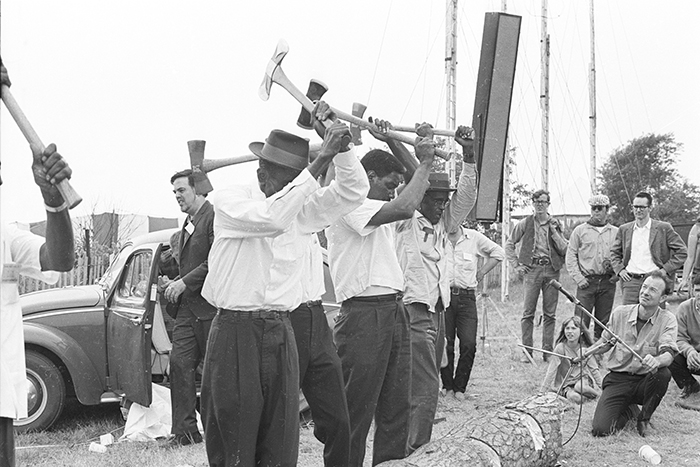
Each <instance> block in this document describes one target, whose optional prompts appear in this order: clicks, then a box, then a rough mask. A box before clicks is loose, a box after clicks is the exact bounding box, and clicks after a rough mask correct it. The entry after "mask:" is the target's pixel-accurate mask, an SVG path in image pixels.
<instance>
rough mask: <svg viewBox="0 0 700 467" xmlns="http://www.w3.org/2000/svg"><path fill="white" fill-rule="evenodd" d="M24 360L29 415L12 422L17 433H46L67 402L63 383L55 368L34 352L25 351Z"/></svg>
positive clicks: (44, 357)
mask: <svg viewBox="0 0 700 467" xmlns="http://www.w3.org/2000/svg"><path fill="white" fill-rule="evenodd" d="M25 360H26V362H27V391H28V392H29V394H28V413H29V416H28V417H27V418H22V419H19V420H15V422H14V426H15V430H16V431H17V432H18V433H24V432H27V431H41V430H46V429H47V428H49V427H50V426H51V425H53V424H54V423H55V422H56V420H57V419H58V417H59V416H60V415H61V412H62V411H63V406H64V404H65V401H66V383H65V381H64V380H63V376H62V375H61V371H60V370H59V369H58V367H57V366H56V365H55V364H54V363H53V362H52V361H51V360H50V359H49V358H47V357H46V356H44V355H42V354H40V353H38V352H35V351H33V350H28V351H27V353H26V357H25Z"/></svg>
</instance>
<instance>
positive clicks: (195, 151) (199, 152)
mask: <svg viewBox="0 0 700 467" xmlns="http://www.w3.org/2000/svg"><path fill="white" fill-rule="evenodd" d="M205 144H206V141H202V140H193V141H188V142H187V148H188V149H189V151H190V165H191V167H192V178H193V179H194V191H195V193H197V194H198V195H206V194H207V193H209V192H211V191H212V190H214V187H212V186H211V183H210V182H209V177H207V174H206V173H205V172H204V168H203V165H204V145H205Z"/></svg>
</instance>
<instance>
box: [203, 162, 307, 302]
mask: <svg viewBox="0 0 700 467" xmlns="http://www.w3.org/2000/svg"><path fill="white" fill-rule="evenodd" d="M318 188H319V186H318V183H317V182H316V180H314V179H313V177H312V176H311V173H309V171H308V170H303V171H302V172H301V173H300V174H299V175H298V176H297V177H296V178H295V179H294V180H292V181H291V182H290V183H289V184H287V185H286V186H285V187H284V188H283V189H282V190H280V191H278V192H277V193H275V194H273V195H272V196H270V197H268V198H266V197H265V194H264V193H263V192H262V191H261V190H260V188H259V187H258V186H257V184H256V185H239V186H234V187H231V188H226V189H222V190H217V191H215V192H214V193H212V196H211V198H212V199H211V201H212V204H213V205H214V243H213V245H212V247H211V250H210V251H209V259H208V262H209V273H208V274H207V278H206V280H205V281H204V286H203V287H202V296H203V297H204V298H205V299H206V300H207V301H208V302H209V303H211V304H212V305H213V306H215V307H217V308H226V309H231V310H244V311H253V310H260V309H267V310H279V311H289V310H293V309H294V308H296V306H297V305H298V304H299V303H300V301H301V290H300V288H297V291H296V293H294V294H292V295H289V296H286V297H283V299H282V300H281V301H278V300H277V293H276V291H271V290H269V289H268V287H269V285H270V282H271V275H272V272H271V268H272V261H273V259H274V253H273V251H274V248H273V240H274V238H275V237H277V236H279V235H281V234H282V233H284V232H285V230H287V229H288V228H289V227H290V226H291V224H292V222H293V221H294V220H295V219H296V218H297V216H299V215H300V213H301V211H302V208H304V206H305V203H306V201H307V198H308V196H309V195H310V194H311V193H312V192H314V191H315V190H317V189H318ZM273 292H274V293H273ZM273 296H274V297H273Z"/></svg>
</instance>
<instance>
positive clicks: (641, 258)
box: [626, 219, 659, 274]
mask: <svg viewBox="0 0 700 467" xmlns="http://www.w3.org/2000/svg"><path fill="white" fill-rule="evenodd" d="M650 232H651V219H649V220H648V221H647V223H646V225H645V226H644V227H639V226H638V225H637V223H636V222H635V223H634V227H633V229H632V249H631V250H630V260H629V263H627V268H626V269H627V272H631V273H632V274H646V273H648V272H651V271H654V270H656V269H659V267H658V266H657V265H656V264H655V263H654V259H653V258H652V257H651V249H650V248H649V234H650Z"/></svg>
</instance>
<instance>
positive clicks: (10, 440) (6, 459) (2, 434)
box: [0, 417, 15, 467]
mask: <svg viewBox="0 0 700 467" xmlns="http://www.w3.org/2000/svg"><path fill="white" fill-rule="evenodd" d="M13 421H14V420H12V419H11V418H7V417H0V466H2V467H15V428H14V426H13V424H12V423H13Z"/></svg>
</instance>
